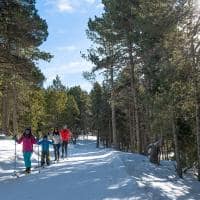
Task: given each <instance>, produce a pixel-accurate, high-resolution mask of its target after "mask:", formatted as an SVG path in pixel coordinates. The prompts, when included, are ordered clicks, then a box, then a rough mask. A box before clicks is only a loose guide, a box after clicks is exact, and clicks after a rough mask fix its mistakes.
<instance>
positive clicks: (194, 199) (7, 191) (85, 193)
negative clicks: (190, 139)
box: [0, 140, 200, 200]
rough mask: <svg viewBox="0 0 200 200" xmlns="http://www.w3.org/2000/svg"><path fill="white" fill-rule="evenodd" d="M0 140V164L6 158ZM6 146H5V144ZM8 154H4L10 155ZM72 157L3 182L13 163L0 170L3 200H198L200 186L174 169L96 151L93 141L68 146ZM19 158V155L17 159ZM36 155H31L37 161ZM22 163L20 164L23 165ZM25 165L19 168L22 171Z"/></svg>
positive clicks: (137, 157) (167, 164)
mask: <svg viewBox="0 0 200 200" xmlns="http://www.w3.org/2000/svg"><path fill="white" fill-rule="evenodd" d="M2 143H3V141H0V153H1V154H0V164H2V163H3V162H2V161H3V160H4V163H5V159H6V158H5V157H3V156H2V149H1V148H2V146H3V145H2ZM4 143H5V142H4ZM8 150H9V149H7V150H6V151H8ZM69 154H70V157H69V158H68V159H67V160H63V161H61V162H60V163H57V164H54V165H51V166H50V167H48V168H45V169H42V170H41V173H37V174H32V175H28V176H24V177H21V178H19V179H12V180H5V178H4V177H5V175H6V176H7V175H8V174H9V173H10V171H8V170H6V167H7V168H9V167H11V166H12V165H11V163H9V161H8V163H5V164H4V165H1V167H0V178H1V179H0V199H2V200H16V199H20V200H44V199H48V200H58V199H68V200H151V199H152V200H159V199H160V200H175V199H180V200H183V199H185V200H198V199H200V192H199V188H200V184H199V183H198V182H197V181H195V180H191V179H186V180H180V179H177V178H176V177H175V176H174V169H173V165H172V163H170V162H163V163H162V166H161V167H155V166H154V165H152V164H150V163H149V162H148V160H147V159H146V157H144V156H141V155H137V154H129V153H122V152H116V151H112V150H111V149H96V148H95V142H94V141H92V140H91V141H86V140H83V141H80V142H79V143H78V144H77V145H70V152H69ZM19 157H20V155H19ZM36 157H37V155H34V156H33V159H35V162H36ZM20 162H21V161H20ZM21 165H22V163H21V164H20V163H19V164H18V166H21Z"/></svg>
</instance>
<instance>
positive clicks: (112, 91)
mask: <svg viewBox="0 0 200 200" xmlns="http://www.w3.org/2000/svg"><path fill="white" fill-rule="evenodd" d="M110 76H111V110H112V136H113V148H115V149H118V142H117V129H116V111H115V96H114V70H113V67H111V69H110Z"/></svg>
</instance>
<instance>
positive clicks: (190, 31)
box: [0, 0, 200, 180]
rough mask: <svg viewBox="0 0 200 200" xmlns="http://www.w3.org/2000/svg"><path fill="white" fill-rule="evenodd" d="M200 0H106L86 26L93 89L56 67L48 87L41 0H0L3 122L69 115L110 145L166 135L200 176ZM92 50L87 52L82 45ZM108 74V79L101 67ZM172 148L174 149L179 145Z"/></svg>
mask: <svg viewBox="0 0 200 200" xmlns="http://www.w3.org/2000/svg"><path fill="white" fill-rule="evenodd" d="M197 2H198V1H197V0H151V1H146V0H123V1H119V0H102V3H103V5H104V12H103V14H102V15H101V16H100V17H95V16H94V17H92V18H91V19H89V21H88V29H87V30H86V33H87V36H88V38H89V39H90V40H91V41H92V43H93V45H92V46H91V48H89V49H88V50H83V53H82V56H83V58H85V59H86V60H89V61H91V62H92V63H93V64H94V67H93V69H92V71H90V72H84V73H83V76H84V77H85V78H86V79H87V80H88V81H90V82H91V84H92V85H93V89H92V90H91V92H90V93H87V92H86V91H83V90H82V89H81V87H80V86H76V87H72V88H68V87H67V86H64V85H63V84H62V82H61V81H60V79H59V77H58V76H57V77H55V80H53V82H52V85H51V86H49V87H48V88H44V87H43V82H44V81H45V77H44V75H43V74H42V72H41V71H40V69H39V68H38V67H37V62H38V60H40V59H42V60H46V61H48V62H49V61H50V60H51V58H52V55H50V54H49V53H48V52H42V51H40V50H39V46H40V45H41V44H42V43H43V42H44V41H45V40H46V39H47V37H48V31H47V28H48V26H47V23H46V21H45V20H44V19H42V18H41V17H40V16H39V15H38V12H37V10H36V8H35V1H34V0H32V1H31V0H21V1H17V0H1V1H0V105H2V106H1V108H0V109H1V111H0V128H1V130H2V132H3V133H6V134H8V135H13V134H21V132H22V130H23V129H24V128H25V127H26V126H31V127H32V129H33V131H34V132H35V134H37V135H39V134H42V133H46V132H47V131H49V130H51V128H53V127H55V126H58V127H62V126H63V125H64V124H68V126H69V127H70V129H71V130H72V132H74V133H76V134H80V133H87V132H93V133H95V134H96V135H97V136H98V137H97V138H98V140H97V147H98V146H99V142H100V141H101V142H102V143H103V144H104V145H105V147H110V146H113V147H114V148H116V149H119V150H123V151H130V152H138V153H144V154H146V153H147V146H148V145H149V144H150V143H154V142H156V141H160V144H161V151H162V159H175V160H176V161H177V166H176V168H177V173H178V175H179V176H180V177H182V172H183V170H185V171H186V170H187V169H189V168H192V167H196V169H197V172H198V178H199V180H200V8H199V7H198V6H197ZM84 52H85V53H84ZM99 72H101V73H102V74H103V79H104V80H103V83H101V84H100V83H98V82H96V75H98V73H99ZM174 153H175V154H174Z"/></svg>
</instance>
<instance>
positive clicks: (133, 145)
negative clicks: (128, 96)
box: [128, 101, 135, 152]
mask: <svg viewBox="0 0 200 200" xmlns="http://www.w3.org/2000/svg"><path fill="white" fill-rule="evenodd" d="M132 111H133V108H132V104H131V103H130V101H129V109H128V118H129V134H130V148H131V149H130V150H131V152H134V150H135V140H134V135H135V133H134V128H133V126H134V124H133V120H132V119H133V117H132Z"/></svg>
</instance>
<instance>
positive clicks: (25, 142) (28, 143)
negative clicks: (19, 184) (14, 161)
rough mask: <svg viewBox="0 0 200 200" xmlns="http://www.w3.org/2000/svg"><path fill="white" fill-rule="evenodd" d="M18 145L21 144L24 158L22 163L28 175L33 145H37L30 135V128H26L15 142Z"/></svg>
mask: <svg viewBox="0 0 200 200" xmlns="http://www.w3.org/2000/svg"><path fill="white" fill-rule="evenodd" d="M17 143H18V144H21V143H22V151H23V156H24V163H25V167H26V170H25V172H26V173H30V171H31V156H32V153H33V144H36V143H37V140H36V139H35V137H34V136H33V135H32V133H31V128H26V129H25V131H24V133H23V135H22V136H21V137H20V139H19V140H17Z"/></svg>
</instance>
